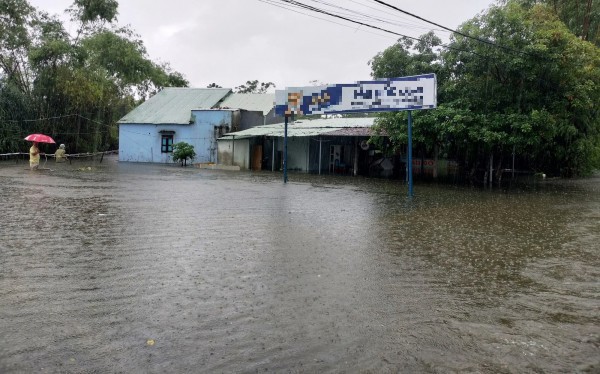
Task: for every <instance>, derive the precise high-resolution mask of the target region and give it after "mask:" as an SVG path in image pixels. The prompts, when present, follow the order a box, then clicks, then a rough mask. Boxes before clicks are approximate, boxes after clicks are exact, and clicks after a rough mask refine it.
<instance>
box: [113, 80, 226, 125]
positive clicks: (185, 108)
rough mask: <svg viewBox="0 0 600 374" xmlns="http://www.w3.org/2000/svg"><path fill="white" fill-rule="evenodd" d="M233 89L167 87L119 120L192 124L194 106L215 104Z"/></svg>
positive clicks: (208, 107) (123, 121) (205, 106)
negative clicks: (190, 122)
mask: <svg viewBox="0 0 600 374" xmlns="http://www.w3.org/2000/svg"><path fill="white" fill-rule="evenodd" d="M230 92H231V89H229V88H179V87H167V88H164V89H163V90H161V91H160V92H158V93H157V94H156V95H154V96H152V97H151V98H150V99H148V100H147V101H145V102H144V103H142V104H141V105H139V106H138V107H137V108H135V109H134V110H132V111H131V112H129V113H127V115H125V116H124V117H123V118H121V119H120V120H119V121H118V123H119V124H121V125H125V124H142V123H143V124H189V121H190V116H191V114H192V112H191V111H192V110H194V109H210V108H213V107H215V106H216V105H217V104H219V102H220V101H221V100H223V98H225V97H226V96H227V95H228V94H229V93H230Z"/></svg>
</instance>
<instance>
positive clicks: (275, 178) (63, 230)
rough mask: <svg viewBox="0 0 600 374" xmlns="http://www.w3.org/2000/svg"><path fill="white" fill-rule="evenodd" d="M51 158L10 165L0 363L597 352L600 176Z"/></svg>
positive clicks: (320, 365)
mask: <svg viewBox="0 0 600 374" xmlns="http://www.w3.org/2000/svg"><path fill="white" fill-rule="evenodd" d="M48 164H50V162H49V163H48ZM87 166H90V169H91V170H88V169H87ZM50 167H52V168H54V169H55V170H53V171H40V172H30V171H28V170H26V168H27V163H26V162H20V163H18V164H15V163H14V162H12V163H11V162H3V163H1V164H0V206H1V207H2V208H1V212H2V225H1V226H0V236H1V238H2V240H1V241H0V372H1V373H34V372H35V373H92V372H97V373H114V372H123V373H186V372H210V373H221V372H223V373H232V372H244V373H245V372H308V373H316V372H318V373H327V372H330V373H339V372H346V373H365V372H376V373H396V372H400V373H447V372H457V373H458V372H460V373H465V372H466V373H572V372H589V373H597V372H599V371H600V283H599V279H600V177H595V178H591V179H583V180H575V181H551V180H547V181H541V182H540V183H539V184H538V185H536V186H535V187H533V188H529V189H526V190H511V191H498V190H495V191H489V190H488V191H485V190H479V189H471V188H468V187H452V186H436V185H424V184H416V185H415V198H414V199H412V200H409V199H407V197H406V191H407V187H406V186H405V185H404V184H403V183H401V182H399V181H387V180H369V179H363V178H351V177H328V176H322V177H321V176H315V175H298V174H291V175H290V182H289V183H288V184H287V185H284V184H283V183H282V176H281V174H280V173H270V172H263V173H249V172H248V173H247V172H224V171H213V170H200V169H196V168H181V167H177V166H166V165H148V164H127V163H117V162H116V160H115V158H112V157H110V158H108V159H105V160H104V162H103V163H101V164H100V163H97V162H96V163H90V164H84V163H75V162H74V163H73V165H69V164H60V165H54V164H52V165H51V166H50Z"/></svg>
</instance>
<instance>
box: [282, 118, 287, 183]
mask: <svg viewBox="0 0 600 374" xmlns="http://www.w3.org/2000/svg"><path fill="white" fill-rule="evenodd" d="M287 128H288V116H285V130H284V132H283V183H287V180H288V177H287V144H288V136H287Z"/></svg>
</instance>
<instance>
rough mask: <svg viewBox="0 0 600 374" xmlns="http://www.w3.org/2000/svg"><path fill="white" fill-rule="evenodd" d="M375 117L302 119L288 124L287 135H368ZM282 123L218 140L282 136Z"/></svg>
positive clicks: (248, 130) (234, 133)
mask: <svg viewBox="0 0 600 374" xmlns="http://www.w3.org/2000/svg"><path fill="white" fill-rule="evenodd" d="M374 121H375V117H358V118H320V119H313V120H306V119H303V120H301V121H295V122H290V123H289V124H288V137H291V138H293V137H302V136H319V135H323V136H370V135H371V134H370V128H371V126H373V122H374ZM284 131H285V130H284V124H283V123H275V124H272V125H264V126H256V127H253V128H251V129H247V130H243V131H237V132H231V133H228V134H225V135H224V136H222V137H221V138H219V139H220V140H231V139H233V138H234V137H235V139H244V138H252V137H256V136H274V137H283V136H284Z"/></svg>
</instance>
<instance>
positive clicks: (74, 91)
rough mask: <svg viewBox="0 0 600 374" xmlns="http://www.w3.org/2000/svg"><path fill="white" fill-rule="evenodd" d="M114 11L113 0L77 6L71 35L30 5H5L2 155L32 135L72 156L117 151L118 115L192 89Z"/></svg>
mask: <svg viewBox="0 0 600 374" xmlns="http://www.w3.org/2000/svg"><path fill="white" fill-rule="evenodd" d="M117 8H118V3H117V1H116V0H76V1H75V2H74V3H73V5H72V7H71V8H70V9H69V11H70V13H71V16H72V20H73V21H74V22H77V25H78V29H77V30H78V31H77V34H76V36H71V35H70V34H69V33H68V32H67V31H66V30H65V28H64V26H63V24H62V22H61V21H60V20H59V19H58V18H57V17H56V16H50V15H48V14H47V13H45V12H43V11H38V10H37V9H35V8H33V7H31V6H30V5H29V3H28V2H27V1H26V0H4V1H0V134H2V135H3V136H4V135H5V134H6V136H7V138H4V139H3V140H2V141H1V142H0V152H5V151H16V150H17V149H18V148H19V147H20V146H22V145H23V143H24V142H23V140H22V138H23V137H24V135H26V134H27V133H30V132H45V133H48V134H50V135H53V136H54V137H55V138H58V139H60V140H61V142H62V143H67V144H68V145H69V148H70V149H72V150H73V151H74V152H88V151H97V150H104V149H107V148H111V147H112V148H114V147H115V146H116V145H117V142H118V140H117V136H118V130H117V127H116V121H117V120H118V119H119V118H120V117H122V116H123V115H124V114H126V113H127V112H128V111H129V110H131V109H132V108H133V107H134V106H135V105H136V104H137V103H139V101H141V100H145V99H146V98H148V97H150V96H151V95H153V94H155V93H156V92H158V91H159V90H160V89H162V88H163V87H169V86H178V87H181V86H187V85H188V82H187V80H186V79H185V78H184V76H183V75H182V74H180V73H178V72H175V71H173V70H172V69H171V68H170V66H169V64H167V63H163V64H157V63H155V62H153V61H152V60H151V59H150V58H149V56H148V54H147V51H146V49H145V47H144V44H143V42H142V41H141V40H140V38H139V36H137V35H136V34H135V33H134V32H133V30H131V29H129V28H127V27H119V26H118V25H117V24H116V23H115V21H116V15H117V14H118V12H117ZM32 119H39V120H35V121H32ZM25 120H27V121H25ZM15 148H16V149H15Z"/></svg>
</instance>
